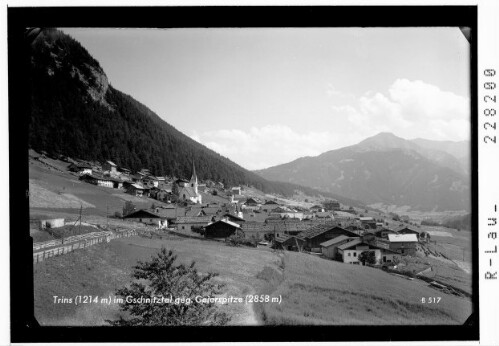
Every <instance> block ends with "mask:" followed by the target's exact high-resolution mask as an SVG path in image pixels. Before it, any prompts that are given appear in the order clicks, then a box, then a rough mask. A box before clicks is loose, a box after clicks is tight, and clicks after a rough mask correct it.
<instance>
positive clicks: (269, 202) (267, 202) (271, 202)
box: [265, 200, 279, 205]
mask: <svg viewBox="0 0 499 346" xmlns="http://www.w3.org/2000/svg"><path fill="white" fill-rule="evenodd" d="M268 204H279V203H277V202H275V201H272V200H270V201H266V202H265V205H268Z"/></svg>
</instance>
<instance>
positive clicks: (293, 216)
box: [274, 210, 304, 221]
mask: <svg viewBox="0 0 499 346" xmlns="http://www.w3.org/2000/svg"><path fill="white" fill-rule="evenodd" d="M274 213H275V210H274ZM279 215H280V216H281V219H296V220H299V221H301V220H303V217H304V215H303V213H296V212H289V213H279Z"/></svg>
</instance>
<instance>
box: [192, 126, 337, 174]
mask: <svg viewBox="0 0 499 346" xmlns="http://www.w3.org/2000/svg"><path fill="white" fill-rule="evenodd" d="M191 137H194V136H193V135H192V136H191ZM198 138H199V140H200V142H201V143H203V144H204V145H206V146H207V147H208V148H210V149H212V150H215V151H216V152H218V153H220V154H221V155H223V156H227V157H229V158H230V159H231V160H233V161H235V162H237V163H238V164H240V165H242V166H243V167H245V168H247V169H252V170H253V169H261V168H266V167H270V166H274V165H277V164H281V163H286V162H289V161H292V160H295V159H297V158H299V157H303V156H316V155H319V154H321V153H323V152H324V151H326V150H327V148H334V147H337V146H338V145H341V144H340V143H342V142H344V140H345V136H344V135H342V134H335V133H333V132H331V131H316V132H314V131H310V132H305V133H299V132H297V131H294V130H293V129H291V128H290V127H289V126H286V125H280V124H273V125H266V126H263V127H260V128H258V127H251V128H250V129H248V131H241V130H239V129H220V130H216V131H207V132H203V133H202V134H200V135H198Z"/></svg>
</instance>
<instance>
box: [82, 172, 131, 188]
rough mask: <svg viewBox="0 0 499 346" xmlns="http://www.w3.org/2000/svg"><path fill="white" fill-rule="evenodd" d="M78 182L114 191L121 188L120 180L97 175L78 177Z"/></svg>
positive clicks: (121, 182)
mask: <svg viewBox="0 0 499 346" xmlns="http://www.w3.org/2000/svg"><path fill="white" fill-rule="evenodd" d="M80 180H82V181H85V182H87V183H90V184H94V185H97V186H104V187H110V188H115V189H121V188H122V187H123V181H121V180H120V179H116V178H111V177H105V176H103V175H100V174H97V173H94V174H84V175H82V176H81V177H80Z"/></svg>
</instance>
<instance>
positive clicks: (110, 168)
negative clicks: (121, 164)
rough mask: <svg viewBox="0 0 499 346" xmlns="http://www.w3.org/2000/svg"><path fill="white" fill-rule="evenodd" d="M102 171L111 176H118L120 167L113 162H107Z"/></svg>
mask: <svg viewBox="0 0 499 346" xmlns="http://www.w3.org/2000/svg"><path fill="white" fill-rule="evenodd" d="M102 171H103V172H107V173H109V175H117V174H118V166H116V164H115V163H114V162H112V161H106V162H104V164H103V165H102Z"/></svg>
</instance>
